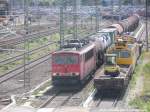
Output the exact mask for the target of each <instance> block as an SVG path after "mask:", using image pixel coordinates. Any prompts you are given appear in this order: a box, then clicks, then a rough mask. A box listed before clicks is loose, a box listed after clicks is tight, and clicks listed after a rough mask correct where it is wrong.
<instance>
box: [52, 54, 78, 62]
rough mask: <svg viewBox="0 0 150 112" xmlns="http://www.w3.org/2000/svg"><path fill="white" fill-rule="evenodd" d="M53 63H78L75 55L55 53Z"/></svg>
mask: <svg viewBox="0 0 150 112" xmlns="http://www.w3.org/2000/svg"><path fill="white" fill-rule="evenodd" d="M53 62H54V63H55V64H78V56H77V55H55V57H54V58H53Z"/></svg>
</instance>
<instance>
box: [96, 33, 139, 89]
mask: <svg viewBox="0 0 150 112" xmlns="http://www.w3.org/2000/svg"><path fill="white" fill-rule="evenodd" d="M116 40H117V41H116V43H115V44H113V45H112V46H111V47H110V48H109V49H108V50H107V58H109V60H108V59H106V61H105V64H104V69H103V70H101V71H98V72H96V76H95V77H94V86H95V88H96V89H97V90H107V89H109V90H110V89H115V90H116V89H117V90H122V89H124V88H125V87H127V85H128V83H129V80H130V78H131V76H132V73H133V71H134V68H135V65H136V62H137V59H138V57H139V56H140V53H141V44H139V43H137V42H136V39H135V38H133V37H130V36H123V37H119V38H117V39H116Z"/></svg>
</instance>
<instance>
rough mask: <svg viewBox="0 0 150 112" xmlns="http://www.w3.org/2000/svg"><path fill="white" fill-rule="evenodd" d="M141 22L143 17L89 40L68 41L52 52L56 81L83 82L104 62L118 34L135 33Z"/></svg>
mask: <svg viewBox="0 0 150 112" xmlns="http://www.w3.org/2000/svg"><path fill="white" fill-rule="evenodd" d="M138 25H139V16H138V15H133V16H131V17H129V18H127V19H126V20H123V21H120V22H118V23H117V24H114V25H111V26H110V27H108V28H105V29H102V30H100V31H99V32H98V33H96V34H95V35H92V36H90V37H89V38H88V39H86V40H68V41H67V42H66V43H65V44H64V46H63V47H62V48H61V49H60V50H58V51H55V52H54V53H52V75H51V77H52V84H53V85H54V86H62V85H82V84H83V83H85V81H86V80H87V79H88V78H89V77H90V76H91V75H92V74H93V72H95V71H96V70H97V68H99V66H100V65H102V64H103V62H104V54H105V53H106V51H107V49H108V48H110V47H111V46H112V44H114V42H115V40H116V39H115V38H116V37H117V35H120V34H122V33H123V32H127V31H129V32H131V31H133V30H135V29H136V28H137V27H138Z"/></svg>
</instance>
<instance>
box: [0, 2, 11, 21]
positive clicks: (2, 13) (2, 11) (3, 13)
mask: <svg viewBox="0 0 150 112" xmlns="http://www.w3.org/2000/svg"><path fill="white" fill-rule="evenodd" d="M8 14H9V2H8V0H0V22H3V21H5V20H6V19H7V17H8Z"/></svg>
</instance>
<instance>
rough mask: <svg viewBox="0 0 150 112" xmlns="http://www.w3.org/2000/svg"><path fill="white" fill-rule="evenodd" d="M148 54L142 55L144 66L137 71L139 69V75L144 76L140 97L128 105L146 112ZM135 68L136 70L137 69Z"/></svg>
mask: <svg viewBox="0 0 150 112" xmlns="http://www.w3.org/2000/svg"><path fill="white" fill-rule="evenodd" d="M149 57H150V53H144V55H143V60H145V61H146V64H144V66H142V67H141V68H140V64H139V67H138V68H139V69H141V70H142V71H141V73H142V75H143V76H144V81H143V82H144V86H143V92H142V95H141V96H137V97H136V98H135V99H134V100H133V101H131V102H130V103H129V104H130V105H131V106H133V107H135V108H139V109H142V110H144V111H146V112H150V59H149ZM138 68H137V69H138Z"/></svg>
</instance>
